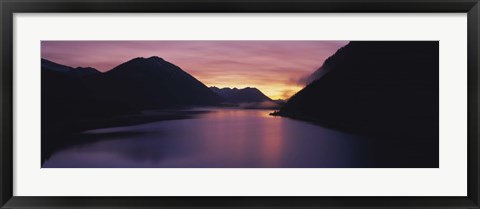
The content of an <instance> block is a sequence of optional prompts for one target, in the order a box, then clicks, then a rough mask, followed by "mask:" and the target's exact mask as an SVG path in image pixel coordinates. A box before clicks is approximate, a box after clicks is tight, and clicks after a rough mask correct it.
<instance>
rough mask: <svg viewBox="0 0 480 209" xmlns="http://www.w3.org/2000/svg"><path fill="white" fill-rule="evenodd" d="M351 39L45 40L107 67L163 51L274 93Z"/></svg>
mask: <svg viewBox="0 0 480 209" xmlns="http://www.w3.org/2000/svg"><path fill="white" fill-rule="evenodd" d="M347 43H348V42H347V41H42V48H41V50H42V51H41V56H42V58H45V59H48V60H51V61H53V62H56V63H59V64H63V65H68V66H71V67H93V68H96V69H98V70H99V71H102V72H105V71H108V70H111V69H112V68H114V67H115V66H117V65H119V64H121V63H124V62H126V61H128V60H131V59H133V58H135V57H151V56H159V57H162V58H163V59H165V60H166V61H168V62H171V63H173V64H175V65H177V66H179V67H180V68H182V69H183V70H184V71H186V72H188V73H189V74H191V75H193V76H194V77H195V78H197V79H198V80H200V81H201V82H203V83H204V84H205V85H207V86H217V87H237V88H244V87H256V88H258V89H260V90H261V91H262V92H263V93H265V94H266V95H267V96H269V97H270V98H272V99H287V98H289V97H290V96H291V95H293V94H294V93H296V92H297V91H298V90H300V89H301V88H303V86H304V85H303V84H300V83H299V82H298V80H299V79H300V78H301V77H304V76H307V75H309V74H311V73H313V72H314V71H315V70H316V69H318V68H319V67H320V66H321V65H322V63H323V62H324V61H325V59H327V58H328V57H329V56H331V55H332V54H334V53H335V51H336V50H337V49H339V48H340V47H342V46H344V45H346V44H347Z"/></svg>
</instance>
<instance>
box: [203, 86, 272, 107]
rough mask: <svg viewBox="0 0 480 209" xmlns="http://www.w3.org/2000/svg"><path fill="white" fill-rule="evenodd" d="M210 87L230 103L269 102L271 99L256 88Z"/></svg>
mask: <svg viewBox="0 0 480 209" xmlns="http://www.w3.org/2000/svg"><path fill="white" fill-rule="evenodd" d="M210 89H211V90H212V91H213V92H215V93H217V94H218V95H220V96H222V97H223V98H224V99H225V100H226V101H228V102H232V103H249V102H267V101H268V102H269V101H273V100H272V99H270V98H269V97H268V96H266V95H265V94H264V93H262V92H261V91H260V90H258V89H257V88H252V87H246V88H243V89H238V88H227V87H226V88H221V89H220V88H218V87H215V86H212V87H210Z"/></svg>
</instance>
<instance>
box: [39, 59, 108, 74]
mask: <svg viewBox="0 0 480 209" xmlns="http://www.w3.org/2000/svg"><path fill="white" fill-rule="evenodd" d="M41 66H42V69H43V70H46V71H50V72H57V73H61V74H64V75H66V76H71V77H78V78H81V77H86V76H91V75H97V74H101V72H100V71H98V70H97V69H95V68H92V67H77V68H73V67H70V66H66V65H61V64H58V63H55V62H52V61H50V60H47V59H42V62H41Z"/></svg>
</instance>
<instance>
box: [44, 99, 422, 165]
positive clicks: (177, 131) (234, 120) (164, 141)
mask: <svg viewBox="0 0 480 209" xmlns="http://www.w3.org/2000/svg"><path fill="white" fill-rule="evenodd" d="M207 110H208V111H206V112H205V113H202V114H197V115H195V117H191V118H186V119H178V120H164V121H157V122H151V123H145V124H140V125H133V126H124V127H113V128H103V129H95V130H88V131H85V132H83V133H82V134H81V137H84V138H85V139H89V138H92V137H93V138H95V140H94V141H92V142H90V143H84V144H80V145H75V146H69V147H66V148H63V149H61V150H58V151H56V152H54V153H53V154H52V155H51V156H50V157H49V159H47V160H46V161H45V163H44V164H43V165H42V167H43V168H350V167H395V166H400V167H405V166H407V167H408V166H409V164H405V162H409V161H410V160H409V159H410V158H412V159H414V158H417V157H419V156H418V153H417V155H406V156H401V157H399V156H398V154H399V153H403V152H402V150H400V151H399V150H398V149H403V148H402V147H404V146H397V145H398V144H403V143H398V142H395V143H387V144H385V140H383V141H382V140H380V141H382V142H381V143H380V142H378V141H379V140H378V139H375V140H374V139H369V138H366V137H360V136H355V135H352V134H348V133H343V132H340V131H336V130H332V129H328V128H324V127H322V126H320V125H317V124H312V123H308V122H304V121H299V120H294V119H289V118H284V117H276V116H270V115H269V113H270V112H272V110H247V109H234V108H212V109H207ZM147 114H148V113H147ZM65 140H68V139H65ZM411 165H414V164H411Z"/></svg>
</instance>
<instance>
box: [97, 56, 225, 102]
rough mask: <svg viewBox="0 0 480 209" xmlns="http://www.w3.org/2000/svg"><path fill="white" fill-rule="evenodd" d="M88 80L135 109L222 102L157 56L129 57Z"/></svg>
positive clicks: (102, 92)
mask: <svg viewBox="0 0 480 209" xmlns="http://www.w3.org/2000/svg"><path fill="white" fill-rule="evenodd" d="M89 82H91V84H92V88H94V89H96V90H97V91H98V93H99V94H101V95H103V96H104V97H105V98H108V99H109V100H116V101H120V102H123V103H126V104H129V105H131V106H132V107H135V108H138V109H157V108H172V107H173V108H174V107H182V106H206V105H217V104H219V103H221V102H222V101H223V99H222V98H221V97H220V96H218V95H217V94H215V93H214V92H212V91H211V90H210V89H209V88H208V87H207V86H205V85H204V84H203V83H201V82H200V81H198V80H197V79H195V78H194V77H193V76H191V75H190V74H188V73H186V72H185V71H183V70H182V69H181V68H179V67H178V66H176V65H174V64H172V63H170V62H167V61H165V60H163V59H162V58H160V57H156V56H154V57H150V58H141V57H139V58H135V59H132V60H130V61H127V62H125V63H123V64H120V65H118V66H117V67H115V68H113V69H112V70H110V71H107V72H105V73H103V74H102V75H101V76H97V77H91V78H90V80H89Z"/></svg>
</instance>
